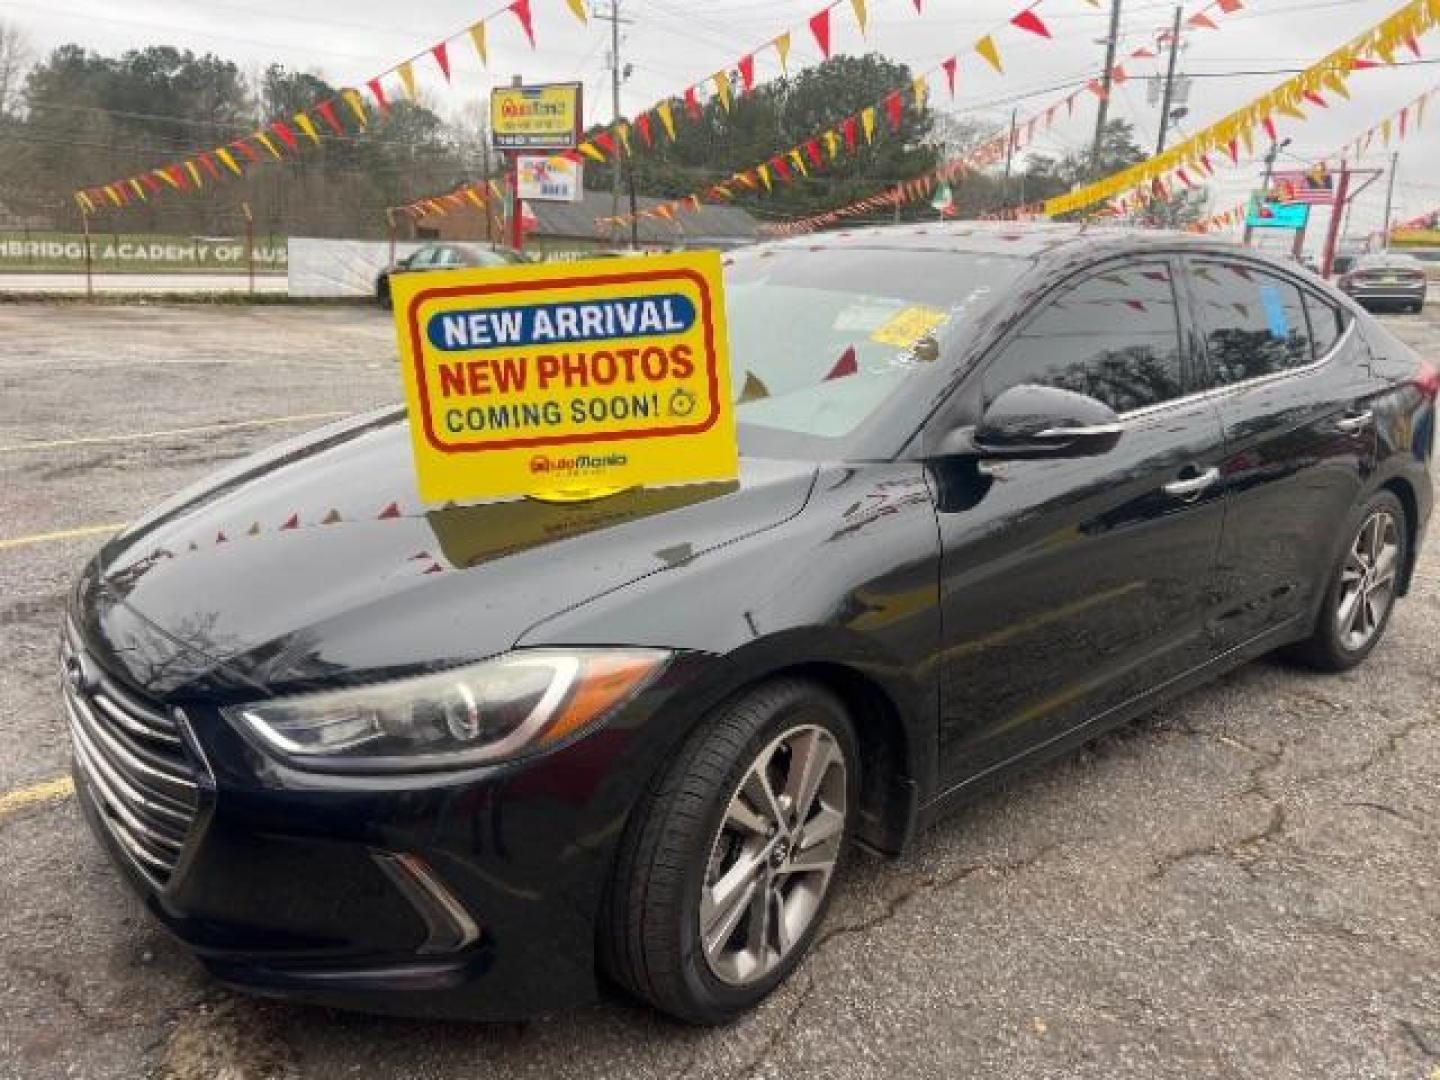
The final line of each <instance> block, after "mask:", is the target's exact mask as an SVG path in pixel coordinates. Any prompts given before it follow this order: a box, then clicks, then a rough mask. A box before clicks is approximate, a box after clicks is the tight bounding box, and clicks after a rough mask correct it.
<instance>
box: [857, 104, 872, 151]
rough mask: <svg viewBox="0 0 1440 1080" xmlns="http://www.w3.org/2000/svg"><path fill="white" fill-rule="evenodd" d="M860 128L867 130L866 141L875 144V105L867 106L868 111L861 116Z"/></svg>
mask: <svg viewBox="0 0 1440 1080" xmlns="http://www.w3.org/2000/svg"><path fill="white" fill-rule="evenodd" d="M860 126H861V127H863V128H864V129H865V141H866V142H867V143H869V142H874V141H875V107H874V106H873V105H871V106H867V107H866V109H865V111H864V112H862V113H861V114H860Z"/></svg>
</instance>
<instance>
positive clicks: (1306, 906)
mask: <svg viewBox="0 0 1440 1080" xmlns="http://www.w3.org/2000/svg"><path fill="white" fill-rule="evenodd" d="M1389 322H1390V324H1391V325H1392V326H1393V327H1394V328H1395V329H1396V330H1397V332H1399V333H1400V334H1401V335H1402V336H1403V337H1406V338H1407V339H1408V340H1410V341H1411V342H1412V343H1415V344H1417V345H1418V346H1420V347H1422V348H1424V349H1426V350H1427V351H1428V352H1429V355H1431V356H1432V357H1433V356H1440V321H1431V319H1430V318H1429V317H1393V318H1390V319H1389ZM0 332H3V333H4V334H5V335H6V336H7V339H8V340H11V341H23V342H26V343H27V348H26V350H25V351H24V353H23V354H22V353H21V352H20V351H19V350H16V351H15V352H13V353H12V355H11V356H9V357H7V358H4V359H0V389H3V397H0V400H3V401H4V402H5V406H4V409H3V411H0V446H5V445H9V444H12V443H15V442H20V441H23V440H40V439H65V438H68V437H73V436H76V435H85V434H95V433H111V432H140V431H146V430H155V429H169V428H175V427H182V426H185V427H188V426H198V425H204V424H210V423H220V422H226V421H231V420H237V419H247V418H251V417H262V416H278V415H283V414H300V413H311V412H319V411H325V410H331V409H344V410H351V409H358V408H362V407H365V406H368V405H371V404H378V403H381V402H385V401H389V400H393V399H395V398H396V397H397V396H398V394H399V382H398V374H397V372H396V371H395V368H394V363H393V352H394V344H393V332H392V330H391V328H390V324H389V323H388V322H387V321H386V320H385V319H384V318H383V317H382V316H380V315H379V314H378V313H374V312H369V311H363V310H348V309H347V310H343V311H340V310H335V311H331V310H318V311H317V310H294V309H282V308H275V309H258V310H257V311H253V312H247V311H245V310H243V309H238V310H229V309H226V310H218V309H217V310H205V309H171V308H163V307H150V308H137V309H84V308H46V307H43V306H38V305H35V306H30V305H9V306H6V307H5V308H3V309H0ZM157 375H158V376H160V377H162V378H164V379H165V391H164V393H163V394H161V393H155V392H154V390H153V383H152V382H151V380H152V379H153V378H154V377H155V376H157ZM289 431H290V429H288V428H285V427H280V428H277V429H275V430H271V429H256V430H248V429H244V430H225V431H219V432H213V433H208V434H206V433H202V434H191V435H176V436H172V437H166V438H161V439H156V440H151V441H148V442H140V443H124V444H114V445H105V446H101V447H95V446H87V447H69V448H66V447H61V448H56V449H53V450H44V451H36V452H25V453H22V454H0V490H3V491H4V493H5V494H4V497H3V500H0V504H3V506H4V509H5V511H6V513H5V515H4V516H5V524H4V526H3V529H0V532H3V534H4V535H5V536H7V537H14V536H21V535H26V534H30V533H41V532H50V531H58V530H62V529H68V528H74V527H79V526H85V525H88V524H92V523H97V522H110V521H123V520H125V519H126V518H127V517H130V516H132V515H134V514H136V513H138V512H139V511H140V510H142V509H143V508H145V507H146V506H148V505H149V504H151V503H153V502H155V501H157V500H158V499H159V498H161V497H162V496H164V495H165V494H168V493H169V492H170V491H172V490H174V489H176V488H178V487H180V486H181V485H182V484H184V483H186V482H188V481H189V480H191V479H193V478H195V477H198V476H200V475H203V474H204V473H206V472H207V471H210V470H211V469H213V468H215V467H217V465H218V464H219V463H221V462H223V461H224V460H227V459H229V458H231V457H234V456H237V455H239V454H242V453H245V452H248V451H250V450H252V449H255V448H258V447H260V446H263V445H265V444H267V443H269V442H271V441H274V440H276V439H278V438H281V437H283V436H284V435H286V434H289ZM1437 537H1440V528H1436V529H1432V531H1431V536H1430V539H1429V542H1428V543H1427V545H1426V550H1425V551H1424V552H1423V554H1422V558H1421V563H1420V569H1419V574H1418V578H1417V581H1416V586H1415V591H1414V594H1413V595H1412V596H1411V597H1410V598H1409V600H1408V601H1406V602H1405V603H1403V604H1402V605H1401V606H1400V608H1399V609H1398V611H1397V614H1396V617H1395V619H1394V622H1393V624H1392V626H1391V629H1390V633H1389V636H1388V638H1387V640H1386V641H1385V643H1384V644H1383V645H1382V646H1381V648H1380V649H1379V650H1378V651H1377V652H1376V654H1375V655H1374V656H1373V657H1372V659H1371V661H1370V663H1369V664H1367V665H1366V666H1364V667H1362V668H1361V669H1360V670H1358V671H1356V672H1353V673H1350V674H1348V675H1345V676H1339V677H1335V676H1318V675H1315V674H1311V673H1306V672H1302V671H1297V670H1294V669H1292V668H1289V667H1286V666H1284V665H1283V664H1281V663H1279V662H1277V661H1270V660H1266V661H1261V662H1259V663H1255V664H1252V665H1249V666H1248V667H1245V668H1243V669H1241V670H1240V671H1237V672H1235V673H1233V674H1232V675H1230V676H1228V677H1227V678H1225V679H1223V680H1221V681H1220V682H1218V683H1215V684H1212V685H1211V686H1209V687H1206V688H1204V689H1201V690H1199V691H1196V692H1194V693H1191V694H1190V695H1189V696H1187V697H1185V698H1183V699H1181V700H1179V701H1177V702H1175V703H1172V704H1171V705H1169V706H1167V707H1165V708H1164V709H1162V710H1160V711H1158V712H1156V713H1153V714H1151V715H1150V716H1148V717H1146V718H1145V719H1143V720H1141V721H1139V722H1137V723H1134V724H1131V725H1129V726H1127V727H1125V728H1122V729H1120V730H1118V731H1116V732H1114V733H1112V734H1110V735H1107V736H1105V737H1104V738H1102V739H1101V740H1099V741H1098V742H1097V743H1094V744H1092V745H1091V746H1089V747H1088V748H1086V749H1085V750H1083V751H1081V752H1080V753H1079V754H1077V755H1075V756H1072V757H1070V758H1068V759H1066V760H1064V761H1061V762H1058V763H1055V764H1051V765H1048V766H1045V767H1043V768H1041V769H1040V770H1038V771H1036V772H1033V773H1030V774H1028V775H1025V776H1022V777H1019V778H1017V779H1015V780H1012V781H1011V782H1010V783H1009V784H1008V785H1007V786H1006V787H1005V788H1003V789H1001V790H998V791H995V792H992V793H990V794H988V795H986V796H984V797H982V798H980V799H979V800H978V801H976V802H974V803H972V804H970V805H968V806H966V807H965V808H964V809H962V810H961V811H960V812H958V813H957V814H956V815H954V816H953V817H951V818H949V819H948V820H946V821H945V822H943V823H942V824H940V825H939V826H937V827H936V828H934V829H932V830H930V831H929V832H927V833H926V834H924V835H922V836H921V837H920V838H919V840H918V841H917V843H916V844H915V846H914V848H913V849H912V850H911V851H910V853H909V854H908V855H907V856H906V857H905V858H903V859H901V860H899V861H898V862H893V863H886V862H881V861H878V860H874V859H870V858H867V857H854V858H852V860H851V862H850V865H849V866H848V868H847V871H846V873H845V875H844V877H843V881H842V882H841V885H840V892H839V894H838V896H837V899H836V903H835V905H834V907H833V909H832V911H831V915H830V919H829V922H828V924H827V925H826V927H825V929H824V931H823V936H822V938H821V940H820V941H819V943H818V945H817V947H816V948H815V949H814V951H813V953H812V955H811V956H810V957H809V959H808V960H807V961H806V962H805V964H804V965H803V966H802V967H801V968H800V970H799V971H798V972H797V974H796V976H795V977H794V978H793V979H792V980H791V981H790V983H789V984H787V985H786V986H784V987H782V988H781V989H780V990H779V991H778V992H777V993H776V994H775V995H774V996H773V997H772V998H771V999H770V1000H769V1001H768V1002H766V1003H765V1005H764V1006H762V1007H761V1008H760V1009H759V1010H757V1011H756V1012H755V1013H754V1014H752V1015H751V1016H748V1017H746V1018H744V1019H743V1020H741V1021H740V1022H738V1023H736V1024H735V1025H733V1026H732V1027H730V1028H728V1029H724V1030H719V1031H707V1030H696V1029H691V1028H686V1027H681V1026H678V1025H676V1024H673V1023H671V1022H669V1021H666V1020H664V1019H662V1018H660V1017H659V1016H657V1015H655V1014H653V1013H651V1012H649V1011H647V1010H645V1009H643V1008H640V1007H638V1006H634V1005H632V1004H629V1003H627V1002H625V1001H623V1000H611V1001H606V1002H603V1003H601V1004H599V1005H597V1006H595V1007H593V1008H589V1009H584V1010H581V1011H578V1012H574V1013H569V1014H564V1015H558V1016H554V1017H548V1018H542V1019H537V1020H535V1021H533V1022H530V1023H527V1024H511V1025H492V1026H480V1025H469V1024H458V1023H426V1022H419V1021H413V1020H393V1019H384V1018H375V1017H367V1016H357V1015H347V1014H341V1013H336V1012H330V1011H326V1010H321V1009H311V1008H302V1007H296V1006H290V1005H282V1004H276V1003H271V1002H265V1001H261V1000H258V999H251V998H245V997H240V996H237V995H233V994H231V993H229V992H227V991H224V990H222V989H220V988H218V987H217V986H215V985H214V984H213V983H211V982H209V981H208V980H207V979H206V978H205V977H204V976H203V974H201V973H200V971H199V969H198V968H197V966H196V965H195V964H194V963H193V962H192V961H191V960H190V959H189V957H188V956H187V955H186V954H185V953H184V951H183V950H181V949H180V948H178V947H177V946H176V945H174V944H173V943H171V942H170V941H169V940H168V939H167V938H166V937H165V935H164V934H163V933H162V932H161V931H159V930H158V929H157V927H156V926H155V925H154V924H153V923H152V922H151V921H150V919H149V918H148V916H147V915H146V914H145V913H144V911H143V910H142V909H141V908H140V906H139V904H138V903H137V902H136V901H135V900H134V899H132V898H131V896H130V895H129V894H128V893H127V892H126V891H125V890H124V889H123V888H122V887H121V885H120V883H119V881H118V880H117V878H116V876H115V874H114V872H113V871H112V870H111V868H110V866H109V865H108V864H107V862H106V859H105V857H104V856H103V854H102V853H101V851H100V850H99V848H98V847H97V846H96V844H95V843H94V842H93V841H92V840H91V838H90V837H89V836H88V834H87V833H86V832H85V829H84V826H83V824H82V822H81V820H80V817H79V814H78V811H77V809H76V807H75V805H74V803H73V800H69V799H64V798H55V799H49V800H47V801H42V802H34V803H27V804H25V805H23V806H21V807H20V808H19V809H16V810H15V811H14V812H12V813H9V814H8V816H5V817H3V818H0V911H3V912H4V917H3V920H0V993H3V1000H4V1002H5V1007H4V1009H3V1010H0V1077H3V1078H11V1077H15V1078H20V1077H24V1078H27V1080H28V1078H34V1077H60V1076H80V1077H127V1078H128V1077H136V1076H146V1075H151V1076H157V1077H169V1078H177V1080H178V1078H190V1077H213V1076H225V1077H228V1078H231V1080H252V1078H260V1077H325V1078H334V1077H343V1076H352V1075H353V1076H405V1077H417V1078H444V1077H452V1076H453V1077H458V1076H471V1075H475V1074H476V1073H481V1072H483V1073H484V1074H486V1075H493V1076H500V1077H507V1078H508V1077H516V1078H521V1077H550V1076H556V1075H564V1076H566V1077H567V1078H575V1080H580V1078H588V1077H595V1078H600V1077H626V1078H637V1080H640V1078H648V1077H656V1078H663V1080H677V1078H686V1080H701V1078H714V1080H741V1078H752V1077H754V1078H761V1077H787V1078H789V1077H803V1076H816V1077H820V1076H823V1077H846V1078H851V1077H854V1078H863V1077H881V1078H886V1080H889V1078H891V1077H894V1076H897V1075H903V1076H906V1077H936V1078H939V1077H946V1078H954V1077H967V1076H1024V1077H1055V1078H1060V1077H1064V1078H1066V1080H1079V1078H1092V1077H1093V1078H1097V1080H1098V1078H1114V1077H1145V1078H1150V1077H1176V1078H1179V1077H1184V1078H1186V1080H1196V1078H1209V1077H1216V1078H1219V1077H1254V1076H1264V1077H1266V1078H1267V1080H1282V1078H1289V1077H1295V1078H1301V1077H1303V1078H1305V1080H1314V1078H1316V1077H1326V1078H1355V1080H1360V1078H1376V1080H1390V1078H1402V1080H1432V1078H1434V1077H1437V1076H1440V843H1437V840H1440V836H1437V833H1440V824H1437V823H1440V664H1437V663H1436V647H1437V646H1436V641H1437V636H1440V551H1437V547H1440V539H1437ZM95 543H96V541H95V539H94V538H93V537H92V538H88V539H86V538H80V539H70V540H59V541H54V542H47V543H41V544H34V545H29V546H25V547H22V548H17V549H12V550H8V551H0V581H3V591H0V641H3V645H4V649H5V652H6V655H7V660H8V663H7V664H6V665H4V667H3V669H0V739H3V741H4V745H5V746H6V747H7V753H6V754H5V755H4V756H3V758H0V794H3V793H7V792H13V791H16V790H19V789H23V788H25V787H27V786H28V785H35V784H39V783H41V782H43V781H46V780H50V779H52V778H53V777H55V776H57V775H59V774H61V773H62V772H63V771H64V769H65V767H66V759H67V749H66V745H65V741H64V737H63V728H62V723H61V719H60V714H59V708H58V701H57V695H56V693H55V691H54V687H53V682H54V671H53V666H54V639H55V632H56V625H57V620H58V617H59V613H60V610H61V605H62V597H63V590H64V589H65V587H66V585H67V584H68V583H69V581H70V580H72V578H73V575H74V574H75V573H76V571H77V570H78V568H79V566H80V565H81V563H82V562H83V560H84V559H85V558H86V557H87V555H88V553H89V551H90V550H92V549H93V547H94V545H95Z"/></svg>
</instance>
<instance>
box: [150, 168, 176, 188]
mask: <svg viewBox="0 0 1440 1080" xmlns="http://www.w3.org/2000/svg"><path fill="white" fill-rule="evenodd" d="M150 171H151V172H152V173H154V174H155V175H156V176H158V177H159V178H160V179H161V180H164V181H165V183H167V184H169V185H170V186H171V187H172V188H178V187H179V186H180V181H178V180H176V179H175V178H174V177H173V176H171V175H170V174H169V173H168V172H166V171H165V170H164V169H151V170H150Z"/></svg>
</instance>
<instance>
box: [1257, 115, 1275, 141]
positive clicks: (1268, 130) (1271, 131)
mask: <svg viewBox="0 0 1440 1080" xmlns="http://www.w3.org/2000/svg"><path fill="white" fill-rule="evenodd" d="M1260 123H1261V125H1262V126H1263V127H1264V128H1265V134H1266V135H1268V136H1270V141H1271V142H1272V143H1273V142H1279V141H1280V136H1279V134H1278V133H1277V132H1276V131H1275V120H1274V118H1273V117H1269V116H1267V117H1265V119H1264V120H1262V121H1261V122H1260Z"/></svg>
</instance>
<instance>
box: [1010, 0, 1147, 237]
mask: <svg viewBox="0 0 1440 1080" xmlns="http://www.w3.org/2000/svg"><path fill="white" fill-rule="evenodd" d="M1117 2H1118V0H1117ZM1019 122H1020V110H1019V109H1011V110H1010V137H1009V138H1008V139H1006V140H1005V179H1004V180H1003V181H1002V182H1001V184H1000V207H1001V209H1002V210H1003V209H1004V208H1005V207H1006V206H1008V205H1009V204H1010V169H1011V166H1012V165H1014V163H1015V137H1016V134H1017V129H1016V125H1017V124H1018V123H1019Z"/></svg>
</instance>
